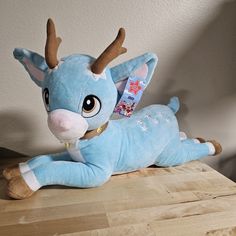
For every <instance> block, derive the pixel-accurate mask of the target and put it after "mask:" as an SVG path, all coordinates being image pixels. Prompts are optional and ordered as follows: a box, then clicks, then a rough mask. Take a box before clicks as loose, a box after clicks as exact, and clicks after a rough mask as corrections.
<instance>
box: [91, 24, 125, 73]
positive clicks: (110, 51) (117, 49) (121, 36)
mask: <svg viewBox="0 0 236 236" xmlns="http://www.w3.org/2000/svg"><path fill="white" fill-rule="evenodd" d="M124 40H125V29H123V28H120V30H119V32H118V34H117V36H116V39H115V40H114V41H113V42H112V43H111V44H110V45H109V46H108V47H107V48H106V49H105V51H104V52H103V53H102V54H101V55H100V56H99V57H98V58H97V59H96V61H95V62H94V63H93V64H92V66H91V71H92V72H93V73H95V74H101V73H102V72H103V70H104V68H105V67H106V66H107V65H108V63H109V62H111V61H112V60H113V59H114V58H116V57H118V56H119V55H120V54H123V53H125V52H127V49H126V48H124V47H122V44H123V42H124Z"/></svg>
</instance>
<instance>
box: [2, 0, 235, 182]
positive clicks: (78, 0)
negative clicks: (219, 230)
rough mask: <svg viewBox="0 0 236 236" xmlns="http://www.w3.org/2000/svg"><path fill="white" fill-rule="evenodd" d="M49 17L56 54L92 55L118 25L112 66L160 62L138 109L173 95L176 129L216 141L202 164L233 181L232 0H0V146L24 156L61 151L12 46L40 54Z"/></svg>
mask: <svg viewBox="0 0 236 236" xmlns="http://www.w3.org/2000/svg"><path fill="white" fill-rule="evenodd" d="M48 17H52V18H53V19H54V20H55V22H56V26H57V32H58V35H60V36H61V37H62V39H63V42H62V44H61V46H60V49H59V56H64V55H68V54H71V53H74V52H79V53H87V54H91V55H93V56H98V55H99V53H100V52H101V51H102V50H103V49H104V48H105V47H106V46H107V45H108V43H110V42H111V40H112V39H113V38H114V36H115V34H116V32H117V30H118V28H119V27H120V26H123V27H125V28H126V31H127V37H126V41H125V46H126V47H127V48H128V53H127V54H126V55H124V56H121V57H120V58H118V59H117V60H116V61H115V62H114V63H113V64H117V63H119V62H122V61H124V60H126V59H129V58H132V57H134V56H137V55H139V54H142V53H144V52H146V51H153V52H155V53H156V54H157V55H158V56H159V60H160V63H159V66H158V69H157V70H156V72H155V74H154V77H153V80H152V83H151V86H149V88H148V89H147V90H146V93H145V95H144V98H143V100H142V103H141V105H140V107H143V106H146V105H149V104H151V103H165V102H167V101H168V98H169V97H171V96H173V95H177V96H179V97H180V98H181V101H182V103H183V104H182V109H181V111H180V112H179V114H178V118H179V122H180V127H181V129H182V130H185V131H187V133H188V134H189V135H191V136H201V137H206V138H215V139H217V140H219V141H220V142H221V143H222V145H223V147H224V152H223V154H222V155H221V156H220V157H214V158H212V157H211V158H206V159H204V161H206V162H207V163H209V164H210V165H212V166H213V167H214V168H217V169H218V170H220V171H221V172H223V173H224V174H227V175H228V176H230V177H232V178H235V179H236V145H235V144H236V141H235V140H236V130H235V127H236V104H235V99H236V90H235V88H236V78H235V74H236V72H235V69H236V68H235V67H236V65H235V62H236V58H235V55H236V53H235V52H236V46H235V45H236V2H235V1H227V0H168V1H167V0H166V1H165V0H162V1H160V0H159V1H157V0H156V1H155V0H145V1H144V0H116V1H115V0H99V1H96V0H70V1H63V0H51V1H42V0H41V1H33V0H31V1H30V0H24V1H23V0H22V1H17V0H14V1H13V0H0V29H1V35H0V39H1V40H0V52H1V57H0V65H1V67H0V76H1V77H0V79H1V86H0V146H2V147H6V148H10V149H13V150H16V151H18V152H23V153H26V154H28V155H35V154H39V153H46V152H48V151H55V150H56V149H58V148H59V147H61V146H60V144H59V143H58V141H57V140H56V139H55V138H54V137H53V136H52V135H51V134H50V132H49V130H48V128H47V123H46V113H45V111H44V107H43V103H42V100H41V92H40V89H39V88H37V87H36V86H35V84H34V83H33V82H32V81H31V80H30V79H29V76H28V75H27V74H26V72H25V70H24V69H23V67H22V66H21V65H20V64H19V63H18V62H17V61H16V60H14V59H13V57H12V50H13V48H14V47H25V48H28V49H31V50H34V51H36V52H39V53H41V54H43V52H44V44H45V24H46V21H47V18H48ZM233 165H234V167H233Z"/></svg>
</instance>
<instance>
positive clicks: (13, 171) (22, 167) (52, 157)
mask: <svg viewBox="0 0 236 236" xmlns="http://www.w3.org/2000/svg"><path fill="white" fill-rule="evenodd" d="M53 161H72V159H71V157H70V155H69V154H68V152H63V153H56V154H48V155H40V156H36V157H34V158H32V159H30V160H29V161H27V162H22V163H19V164H15V165H12V166H10V167H7V168H6V169H4V170H3V176H4V177H5V179H7V180H10V179H12V178H14V177H16V176H19V175H20V174H23V173H26V172H27V171H30V170H32V169H34V168H36V167H38V166H40V165H43V164H46V163H50V162H53Z"/></svg>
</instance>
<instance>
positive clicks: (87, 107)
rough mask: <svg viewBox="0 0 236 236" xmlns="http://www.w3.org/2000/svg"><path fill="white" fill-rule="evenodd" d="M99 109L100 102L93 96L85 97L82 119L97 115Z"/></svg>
mask: <svg viewBox="0 0 236 236" xmlns="http://www.w3.org/2000/svg"><path fill="white" fill-rule="evenodd" d="M100 109H101V102H100V100H99V98H98V97H96V96H95V95H88V96H87V97H85V99H84V102H83V107H82V116H83V117H86V118H88V117H93V116H95V115H97V114H98V112H99V111H100Z"/></svg>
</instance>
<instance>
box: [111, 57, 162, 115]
mask: <svg viewBox="0 0 236 236" xmlns="http://www.w3.org/2000/svg"><path fill="white" fill-rule="evenodd" d="M157 60H158V59H157V56H156V55H155V54H153V53H145V54H143V55H141V56H139V57H136V58H134V59H131V60H129V61H127V62H124V63H122V64H120V65H118V66H115V67H113V68H111V76H112V79H113V81H114V83H115V84H116V87H117V90H118V102H117V105H116V107H115V110H114V112H116V113H119V114H120V115H124V116H130V115H131V114H132V112H133V111H134V109H135V107H136V106H137V104H138V102H139V101H140V99H141V96H142V93H143V91H144V90H145V89H146V87H147V85H148V84H149V82H150V80H151V78H152V75H153V72H154V69H155V67H156V64H157Z"/></svg>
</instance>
